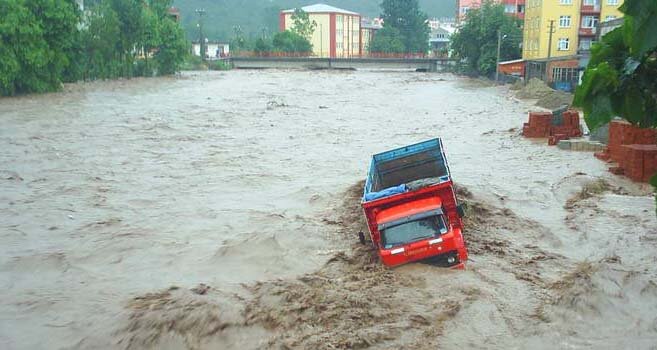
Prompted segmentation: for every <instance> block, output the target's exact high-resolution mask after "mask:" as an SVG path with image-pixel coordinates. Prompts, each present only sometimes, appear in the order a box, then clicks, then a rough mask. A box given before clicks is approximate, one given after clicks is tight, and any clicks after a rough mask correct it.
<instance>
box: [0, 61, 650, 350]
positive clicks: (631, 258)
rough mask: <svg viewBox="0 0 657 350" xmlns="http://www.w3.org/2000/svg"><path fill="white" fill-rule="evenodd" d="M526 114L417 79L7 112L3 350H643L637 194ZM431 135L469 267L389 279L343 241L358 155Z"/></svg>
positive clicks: (335, 81)
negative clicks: (462, 211) (467, 205)
mask: <svg viewBox="0 0 657 350" xmlns="http://www.w3.org/2000/svg"><path fill="white" fill-rule="evenodd" d="M533 108H534V107H532V106H529V105H528V104H526V103H525V102H523V101H519V100H516V99H515V98H513V97H511V96H510V95H508V94H507V92H506V90H505V88H499V87H494V86H491V87H485V86H483V87H482V86H479V84H477V83H476V82H473V80H470V79H463V78H459V77H456V76H454V75H450V74H417V73H409V72H346V71H239V70H236V71H229V72H185V73H183V74H182V75H181V76H179V77H171V78H152V79H135V80H130V81H121V82H114V81H112V82H101V83H94V84H80V85H76V86H75V87H74V88H73V87H72V88H70V89H67V90H66V92H61V93H54V94H47V95H41V96H30V97H22V98H18V99H1V100H0V118H1V120H2V123H3V126H5V127H3V129H2V130H0V145H2V147H3V149H4V150H5V151H4V152H3V154H2V155H1V156H0V157H2V158H0V159H1V164H2V167H1V168H0V170H1V171H2V172H1V173H0V174H2V176H1V177H0V193H1V194H2V199H3V200H2V201H0V209H1V210H0V223H1V225H2V227H1V229H0V232H2V233H0V240H1V241H2V243H3V244H2V245H1V247H2V248H0V299H1V301H0V311H1V312H0V315H1V316H0V318H1V319H0V323H1V324H3V325H11V328H8V327H0V345H2V346H1V347H2V348H8V349H28V348H43V347H50V348H67V347H68V348H79V349H87V348H142V347H148V346H159V345H161V346H164V345H167V346H168V347H169V348H173V349H177V348H179V349H183V348H197V349H198V348H200V349H204V348H217V347H222V348H228V349H237V348H239V349H250V348H258V347H260V348H268V347H273V346H285V345H288V346H291V347H293V348H294V347H298V348H304V347H306V348H328V347H330V346H335V347H337V348H348V347H357V346H362V347H367V346H369V347H372V348H386V347H400V346H406V347H413V346H415V347H417V348H427V349H428V348H432V349H434V348H436V347H438V346H439V347H441V348H447V349H451V348H457V347H459V348H461V347H462V346H463V344H464V341H465V342H466V343H467V344H468V346H469V347H473V348H486V347H512V348H525V347H532V348H554V347H555V346H556V347H574V348H588V347H615V346H620V345H625V346H627V345H630V346H631V347H633V348H649V346H650V345H651V344H654V342H655V340H656V339H657V335H656V331H655V330H654V327H652V326H651V325H654V322H655V319H654V316H653V315H654V314H655V312H654V311H655V310H653V308H652V305H657V303H656V302H655V301H657V292H655V290H656V289H655V287H654V283H655V282H654V281H655V280H657V269H656V268H655V264H654V257H652V254H651V252H652V251H654V247H655V244H657V238H656V237H657V232H655V231H654V228H655V227H657V220H656V219H655V217H654V215H652V214H653V213H654V210H653V208H654V207H653V205H654V202H653V198H651V197H650V196H648V195H647V194H648V191H649V189H647V188H641V187H638V186H636V185H634V184H631V183H629V182H625V181H624V180H623V179H621V178H618V177H614V176H613V175H611V174H609V173H608V172H607V171H606V168H605V165H604V164H603V163H601V162H599V161H598V160H597V159H595V158H594V157H592V155H591V154H588V153H580V152H565V151H561V150H559V149H557V148H554V147H551V148H548V147H545V146H544V145H543V144H542V143H535V142H532V141H530V140H526V139H524V138H522V137H520V135H519V132H518V131H517V130H518V129H517V128H519V127H520V126H521V125H522V123H523V121H525V120H526V115H527V114H526V112H527V111H529V110H530V109H533ZM431 137H442V138H443V142H444V144H445V147H446V152H447V155H448V158H449V160H450V166H451V170H452V173H453V176H454V178H455V180H456V181H458V182H459V183H460V184H461V185H462V186H463V187H464V188H467V190H468V191H462V192H461V195H462V196H463V198H464V199H466V200H469V201H470V202H471V209H472V212H471V214H472V215H471V217H470V219H469V220H470V221H469V222H468V230H467V235H468V236H467V237H466V239H467V243H468V245H469V248H470V253H471V261H470V262H469V264H468V269H467V270H466V271H446V270H441V269H437V268H435V267H432V266H427V265H423V264H413V265H408V266H404V267H402V268H399V269H395V270H386V269H383V268H381V266H380V265H379V264H378V263H376V260H375V259H373V258H372V257H371V253H370V252H369V251H368V250H367V249H365V248H363V247H361V246H359V245H358V244H357V243H356V242H357V238H356V235H355V233H356V232H357V228H359V225H360V222H359V220H360V214H361V212H360V210H358V197H359V194H358V193H359V190H358V189H359V187H360V186H359V182H360V181H362V179H363V177H364V176H365V173H366V170H367V165H368V161H369V156H370V155H371V154H372V153H375V152H378V151H381V150H385V149H389V148H391V147H394V146H401V145H404V144H408V143H410V142H415V141H420V140H424V139H427V138H431ZM598 179H603V180H605V181H607V182H608V183H609V184H610V185H611V186H610V187H608V188H607V189H606V190H604V191H600V192H599V193H598V191H595V193H592V194H590V195H579V194H580V193H581V190H582V188H585V187H586V184H588V183H590V182H595V181H598ZM201 283H202V284H204V285H205V286H199V284H201ZM208 287H209V288H208ZM628 310H629V311H628ZM158 342H160V343H158ZM157 344H159V345H157ZM555 344H557V345H555Z"/></svg>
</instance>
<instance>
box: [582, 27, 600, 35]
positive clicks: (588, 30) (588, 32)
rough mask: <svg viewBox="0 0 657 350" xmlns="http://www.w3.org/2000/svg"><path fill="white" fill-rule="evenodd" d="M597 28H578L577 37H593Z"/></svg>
mask: <svg viewBox="0 0 657 350" xmlns="http://www.w3.org/2000/svg"><path fill="white" fill-rule="evenodd" d="M596 29H597V28H579V36H595V34H596V33H597V30H596Z"/></svg>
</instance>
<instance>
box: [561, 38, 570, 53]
mask: <svg viewBox="0 0 657 350" xmlns="http://www.w3.org/2000/svg"><path fill="white" fill-rule="evenodd" d="M569 49H570V39H568V38H559V51H568V50H569Z"/></svg>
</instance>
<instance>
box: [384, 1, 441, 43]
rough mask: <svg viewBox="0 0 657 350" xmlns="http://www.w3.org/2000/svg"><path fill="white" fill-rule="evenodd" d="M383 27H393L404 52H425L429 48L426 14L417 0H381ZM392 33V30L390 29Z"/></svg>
mask: <svg viewBox="0 0 657 350" xmlns="http://www.w3.org/2000/svg"><path fill="white" fill-rule="evenodd" d="M381 8H382V9H383V13H382V14H381V18H383V27H384V28H385V27H390V28H394V29H395V30H396V31H397V32H398V33H399V36H400V37H399V39H400V40H401V42H402V43H403V44H404V49H405V50H406V52H412V53H425V52H427V50H428V49H429V26H428V24H427V20H428V19H427V15H426V14H425V13H424V12H422V11H421V10H420V5H419V3H418V0H383V2H382V3H381ZM390 33H392V31H390ZM375 40H376V36H375Z"/></svg>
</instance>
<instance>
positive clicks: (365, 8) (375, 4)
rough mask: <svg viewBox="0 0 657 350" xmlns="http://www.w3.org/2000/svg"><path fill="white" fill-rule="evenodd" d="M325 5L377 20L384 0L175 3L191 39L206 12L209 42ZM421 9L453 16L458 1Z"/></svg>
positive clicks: (433, 1) (273, 25) (425, 0)
mask: <svg viewBox="0 0 657 350" xmlns="http://www.w3.org/2000/svg"><path fill="white" fill-rule="evenodd" d="M315 3H325V4H328V5H332V6H336V7H340V8H343V9H346V10H350V11H356V12H359V13H361V14H362V15H364V16H368V17H376V16H378V15H379V14H380V12H381V10H380V7H379V4H380V3H381V0H315V1H313V0H305V1H304V0H174V5H175V6H176V7H178V8H179V9H180V11H181V14H182V21H183V25H184V26H185V30H186V31H187V35H188V37H190V38H197V37H198V29H197V27H196V25H197V23H198V15H197V14H196V13H195V10H196V9H198V8H203V9H205V10H206V16H205V20H204V23H205V32H206V36H207V37H208V38H209V39H210V40H222V41H224V40H226V41H227V40H229V39H230V38H231V37H232V35H233V28H234V27H235V26H240V27H241V29H242V31H243V33H244V34H245V36H246V37H251V38H253V37H257V36H259V35H262V33H263V31H264V32H267V33H271V32H273V31H276V30H277V28H278V13H279V11H280V10H281V9H288V8H294V7H298V6H306V5H311V4H315ZM420 5H421V6H422V10H423V11H425V12H426V13H427V14H428V15H429V17H430V18H431V17H438V18H440V17H454V13H455V9H456V0H420Z"/></svg>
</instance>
